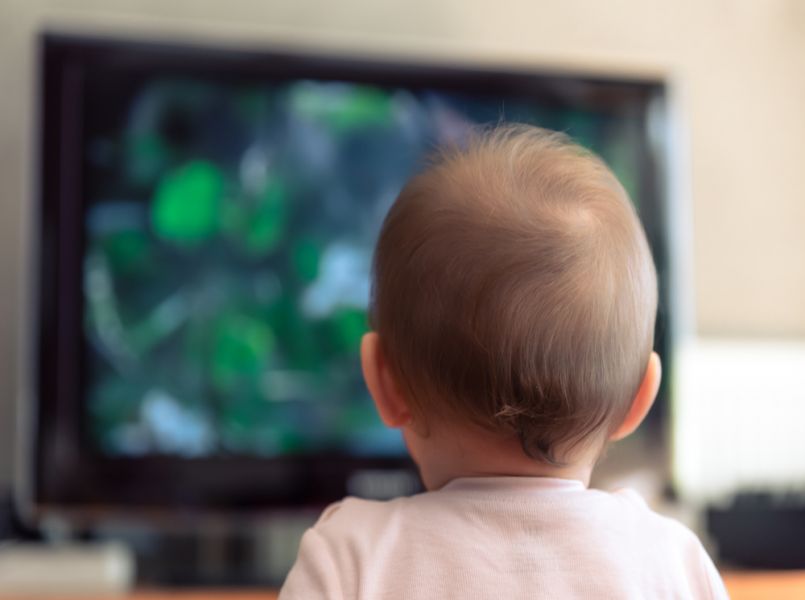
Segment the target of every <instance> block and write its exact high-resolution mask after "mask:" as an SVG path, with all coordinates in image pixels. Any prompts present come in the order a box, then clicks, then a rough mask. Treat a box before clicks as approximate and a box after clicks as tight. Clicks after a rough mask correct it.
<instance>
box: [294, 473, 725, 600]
mask: <svg viewBox="0 0 805 600" xmlns="http://www.w3.org/2000/svg"><path fill="white" fill-rule="evenodd" d="M318 598H327V599H332V600H342V599H343V600H347V599H366V600H397V599H400V598H410V599H413V600H419V599H425V598H438V599H445V600H446V599H451V598H455V599H462V600H470V599H473V600H475V599H479V598H501V599H505V600H517V599H520V598H523V599H525V598H529V599H553V598H556V599H562V600H568V599H573V598H580V599H585V600H586V599H591V598H606V599H623V598H641V599H643V598H650V599H661V598H696V599H699V598H718V599H722V598H727V593H726V590H725V589H724V586H723V583H722V582H721V579H720V577H719V575H718V573H717V571H716V569H715V567H714V566H713V563H712V561H711V560H710V558H709V557H708V556H707V553H706V552H705V550H704V548H703V547H702V545H701V543H700V542H699V540H698V539H697V538H696V536H695V535H694V534H693V533H692V532H691V531H690V530H688V529H686V528H685V527H684V526H682V525H680V524H679V523H677V522H676V521H673V520H670V519H667V518H665V517H661V516H659V515H657V514H656V513H654V512H652V511H651V510H650V509H649V508H648V506H647V505H646V504H645V502H644V501H643V500H642V499H641V498H640V497H639V496H638V495H637V494H636V493H634V492H632V491H630V490H623V491H619V492H615V493H607V492H602V491H598V490H590V489H587V488H586V487H584V484H582V483H581V482H580V481H575V480H569V479H554V478H540V477H479V478H462V479H456V480H453V481H451V482H450V483H449V484H447V485H446V486H445V487H444V488H442V489H441V490H438V491H434V492H426V493H423V494H418V495H416V496H412V497H410V498H398V499H396V500H391V501H388V502H377V501H369V500H360V499H357V498H346V499H344V500H342V501H341V502H338V503H336V504H333V505H331V506H330V507H328V508H327V509H326V510H325V511H324V513H323V514H322V516H321V517H320V519H319V521H318V522H317V523H316V525H314V526H313V527H312V528H311V529H309V530H308V531H307V532H306V533H305V535H304V537H303V538H302V543H301V546H300V549H299V555H298V557H297V560H296V564H295V565H294V567H293V569H292V570H291V572H290V574H289V575H288V578H287V579H286V581H285V585H284V586H283V588H282V590H281V592H280V600H297V599H298V600H315V599H318Z"/></svg>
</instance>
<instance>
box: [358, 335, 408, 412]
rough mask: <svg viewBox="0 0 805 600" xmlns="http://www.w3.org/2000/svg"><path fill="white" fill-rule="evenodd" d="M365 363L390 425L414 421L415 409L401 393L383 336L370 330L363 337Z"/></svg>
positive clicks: (367, 378) (366, 374)
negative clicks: (384, 346)
mask: <svg viewBox="0 0 805 600" xmlns="http://www.w3.org/2000/svg"><path fill="white" fill-rule="evenodd" d="M361 367H362V368H363V379H364V381H366V387H367V388H369V394H371V396H372V399H373V400H374V402H375V406H376V407H377V413H378V414H379V415H380V419H381V420H382V421H383V423H384V424H385V425H386V427H403V426H405V425H408V424H410V423H411V412H410V410H409V409H408V403H407V402H406V400H405V396H403V395H402V394H401V393H400V388H399V386H398V384H397V381H396V379H395V378H394V374H393V373H392V372H391V370H390V369H389V364H388V361H387V360H386V356H385V354H384V353H383V346H382V345H381V344H380V336H378V335H377V333H376V332H374V331H370V332H369V333H367V334H365V335H364V336H363V339H362V340H361Z"/></svg>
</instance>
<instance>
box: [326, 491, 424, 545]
mask: <svg viewBox="0 0 805 600" xmlns="http://www.w3.org/2000/svg"><path fill="white" fill-rule="evenodd" d="M408 503H409V498H395V499H393V500H366V499H364V498H355V497H353V496H347V497H346V498H344V499H343V500H339V501H338V502H334V503H333V504H330V505H329V506H328V507H327V508H325V509H324V511H323V512H322V513H321V516H320V517H319V520H318V521H317V522H316V524H315V525H314V526H313V528H314V529H315V530H316V531H318V532H319V533H320V534H322V535H324V536H325V537H334V538H345V537H346V538H349V537H354V536H356V535H364V536H365V535H366V534H368V533H370V532H374V533H375V534H377V533H380V532H383V531H386V530H388V529H390V528H394V527H395V526H397V525H398V523H399V521H400V520H402V519H403V518H404V516H403V515H404V513H405V512H406V509H407V505H408Z"/></svg>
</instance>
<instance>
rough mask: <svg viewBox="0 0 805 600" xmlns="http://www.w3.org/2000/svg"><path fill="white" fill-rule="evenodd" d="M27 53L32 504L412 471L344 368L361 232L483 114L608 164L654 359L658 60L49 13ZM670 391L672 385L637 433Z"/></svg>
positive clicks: (121, 503) (337, 484)
mask: <svg viewBox="0 0 805 600" xmlns="http://www.w3.org/2000/svg"><path fill="white" fill-rule="evenodd" d="M38 65H39V70H40V72H39V80H40V84H39V94H38V96H39V103H40V106H39V112H38V114H39V120H38V130H39V160H38V170H37V184H38V188H39V193H38V196H39V197H38V216H37V219H36V227H37V229H38V231H37V232H36V240H37V242H36V245H37V249H36V254H37V256H38V264H37V265H36V269H35V277H36V286H35V287H36V309H35V312H36V318H35V322H34V326H33V331H32V333H31V335H32V336H33V339H34V341H35V353H34V363H33V369H32V370H31V377H32V381H31V384H32V389H33V390H34V393H33V398H32V404H31V406H30V407H29V409H30V410H29V411H28V414H29V415H30V416H31V418H30V431H29V432H28V433H29V434H30V438H29V439H30V448H31V464H30V469H29V476H28V489H27V498H28V502H29V504H30V508H31V509H32V511H33V514H34V515H36V516H39V517H41V516H44V515H47V514H48V512H49V511H57V512H58V513H59V514H61V515H68V516H71V517H74V518H76V519H84V520H92V519H95V518H98V517H100V516H103V515H105V514H109V513H117V512H121V511H122V512H124V513H127V514H128V513H132V512H134V511H148V510H155V509H157V510H167V511H175V510H181V511H185V512H187V511H190V512H194V511H196V512H206V511H214V512H220V511H238V512H243V511H246V512H248V511H250V510H258V511H259V510H264V509H271V508H289V507H291V508H292V507H320V506H323V505H325V504H326V503H328V502H330V501H333V500H336V499H338V498H341V497H343V496H344V495H346V494H358V495H364V496H368V497H378V498H383V497H389V496H392V495H398V494H406V493H412V492H415V491H416V490H417V489H418V487H419V482H418V478H417V475H416V471H415V469H414V466H413V465H412V463H411V462H410V460H409V459H408V457H407V456H406V452H405V447H404V444H403V441H402V438H401V436H400V434H399V432H397V431H394V430H389V429H385V428H384V427H383V426H382V425H381V423H380V421H379V419H378V418H377V416H376V415H375V411H374V409H373V406H372V403H371V399H370V398H369V396H368V393H367V391H366V389H365V387H364V385H363V383H362V379H361V374H360V367H359V360H358V345H359V340H360V338H361V335H362V334H363V333H364V332H365V331H366V329H367V323H366V308H367V301H368V295H369V286H370V282H369V275H370V265H371V257H372V248H373V243H374V241H375V238H376V236H377V234H378V230H379V227H380V225H381V222H382V219H383V217H384V214H385V212H386V210H387V209H388V207H389V206H390V204H391V203H392V202H393V200H394V198H395V196H396V195H397V193H398V192H399V190H400V189H401V187H402V185H403V184H404V182H405V181H406V179H407V178H408V177H409V176H410V175H411V174H412V173H414V172H416V171H417V170H418V169H420V168H421V167H422V165H423V164H424V161H425V160H426V159H427V156H428V154H429V153H431V152H432V151H433V150H434V149H435V148H436V147H437V146H438V145H439V144H442V143H451V142H459V143H460V141H461V139H462V136H464V135H466V133H467V131H468V130H469V129H470V128H471V127H472V126H474V125H476V124H494V123H498V122H501V121H519V122H526V123H532V124H536V125H540V126H543V127H548V128H552V129H557V130H562V131H565V132H567V133H568V134H569V135H570V136H572V137H573V138H574V139H575V140H577V141H578V142H580V143H581V144H583V145H585V146H588V147H590V148H592V149H593V150H594V151H596V152H597V153H599V154H600V155H601V156H602V157H603V158H604V159H605V160H606V161H607V162H608V164H609V165H610V166H611V167H612V169H613V170H614V171H615V173H616V174H617V175H618V177H619V179H620V180H621V182H622V183H623V185H624V186H625V188H626V189H627V190H628V192H629V193H630V196H631V197H632V199H633V200H634V202H635V204H636V206H637V210H638V212H639V215H640V217H641V219H642V221H643V223H644V225H645V228H646V232H647V234H648V238H649V241H650V244H651V247H652V250H653V252H654V258H655V261H656V264H657V266H658V271H659V276H660V293H661V300H660V315H659V319H658V324H657V338H656V344H657V349H658V350H659V351H660V353H661V354H662V355H663V356H664V357H665V360H666V370H667V369H668V368H669V365H668V360H670V354H669V352H667V350H668V348H669V343H670V341H669V337H668V335H667V334H668V327H667V323H668V319H669V314H668V305H669V304H668V299H669V295H668V268H667V265H668V260H667V239H666V217H665V213H666V206H665V195H664V183H663V157H664V154H663V153H664V148H663V144H664V141H663V139H662V135H661V134H660V133H661V130H662V128H661V127H660V128H658V127H657V122H658V119H659V120H660V122H661V121H662V119H663V115H664V97H665V96H664V87H663V85H662V83H661V82H659V81H655V80H642V79H627V78H623V77H617V78H609V77H601V76H589V75H584V74H575V73H561V72H555V71H549V70H540V69H534V70H529V69H523V68H517V69H514V68H503V67H501V68H497V67H494V68H493V67H490V66H468V65H449V64H441V63H438V62H423V61H413V60H405V59H399V60H390V59H383V60H381V59H378V58H376V57H372V56H369V55H358V54H354V55H351V56H336V55H330V54H327V55H325V54H321V53H319V54H305V53H301V52H295V51H294V52H291V51H287V50H286V51H283V50H278V49H262V50H244V49H242V48H241V49H234V48H225V47H220V46H219V47H202V46H199V45H189V44H178V43H177V44H166V43H152V42H148V41H138V40H129V39H108V38H101V37H82V36H76V35H59V34H45V35H43V36H42V37H41V40H40V48H39V63H38ZM658 132H660V133H658ZM666 410H667V387H663V390H662V392H661V398H660V401H659V404H658V407H657V408H656V409H655V410H654V416H653V420H652V422H650V423H649V425H648V431H649V432H650V434H651V435H656V436H660V435H661V433H662V426H661V425H662V423H663V415H664V413H665V412H666Z"/></svg>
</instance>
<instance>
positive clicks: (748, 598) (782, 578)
mask: <svg viewBox="0 0 805 600" xmlns="http://www.w3.org/2000/svg"><path fill="white" fill-rule="evenodd" d="M722 575H723V577H724V583H725V584H726V585H727V591H728V592H729V594H730V598H731V599H732V600H805V571H777V572H770V573H762V572H761V573H758V572H751V571H749V572H741V571H736V572H726V573H723V574H722ZM276 597H277V594H276V592H271V591H264V592H255V591H250V592H233V591H223V590H219V591H213V590H210V591H207V592H175V593H169V594H166V593H159V592H139V593H137V594H135V595H134V596H133V598H132V600H135V599H136V600H169V599H171V598H175V599H177V600H275V599H276Z"/></svg>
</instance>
